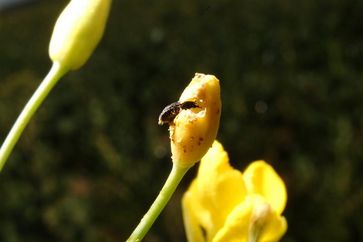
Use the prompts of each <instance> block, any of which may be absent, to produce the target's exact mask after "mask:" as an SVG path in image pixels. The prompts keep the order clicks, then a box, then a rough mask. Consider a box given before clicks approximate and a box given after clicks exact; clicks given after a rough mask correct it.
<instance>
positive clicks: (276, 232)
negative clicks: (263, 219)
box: [260, 213, 287, 242]
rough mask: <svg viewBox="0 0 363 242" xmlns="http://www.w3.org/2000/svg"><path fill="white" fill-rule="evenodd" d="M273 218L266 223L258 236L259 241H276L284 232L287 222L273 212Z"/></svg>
mask: <svg viewBox="0 0 363 242" xmlns="http://www.w3.org/2000/svg"><path fill="white" fill-rule="evenodd" d="M272 216H273V218H271V219H270V220H269V223H267V224H266V227H265V228H264V232H263V234H262V235H261V237H260V242H276V241H279V240H280V239H281V237H282V236H283V235H284V234H285V233H286V230H287V222H286V219H285V217H282V216H279V215H278V214H277V213H274V214H273V215H272Z"/></svg>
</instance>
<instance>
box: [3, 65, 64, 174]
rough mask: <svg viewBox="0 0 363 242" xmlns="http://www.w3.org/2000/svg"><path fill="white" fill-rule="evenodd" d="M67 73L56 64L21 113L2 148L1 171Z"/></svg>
mask: <svg viewBox="0 0 363 242" xmlns="http://www.w3.org/2000/svg"><path fill="white" fill-rule="evenodd" d="M66 72H67V69H65V68H63V67H62V66H61V65H59V64H58V63H54V64H53V66H52V68H51V69H50V71H49V73H48V75H47V76H46V77H45V78H44V80H43V81H42V83H41V84H40V85H39V87H38V89H37V90H36V91H35V92H34V94H33V96H32V97H31V98H30V99H29V101H28V103H27V104H26V105H25V107H24V108H23V110H22V111H21V113H20V115H19V117H18V119H17V120H16V121H15V123H14V125H13V127H12V128H11V130H10V132H9V134H8V136H7V137H6V139H5V141H4V143H3V145H2V146H1V148H0V171H1V170H2V168H3V167H4V165H5V162H6V160H7V159H8V157H9V155H10V154H11V151H12V150H13V148H14V146H15V144H16V142H17V141H18V140H19V138H20V136H21V134H22V132H23V130H24V128H25V127H26V125H27V124H28V123H29V121H30V119H31V118H32V116H33V114H34V113H35V111H36V110H37V109H38V107H39V106H40V104H42V102H43V101H44V99H45V98H46V97H47V95H48V94H49V92H50V91H51V90H52V88H53V87H54V85H55V84H56V83H57V81H58V80H59V79H60V78H61V77H62V76H63V75H64V74H65V73H66Z"/></svg>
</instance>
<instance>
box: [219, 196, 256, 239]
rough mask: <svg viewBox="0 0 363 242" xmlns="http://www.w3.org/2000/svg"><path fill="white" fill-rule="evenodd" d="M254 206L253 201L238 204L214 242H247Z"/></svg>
mask: <svg viewBox="0 0 363 242" xmlns="http://www.w3.org/2000/svg"><path fill="white" fill-rule="evenodd" d="M252 208H253V207H252V203H251V202H242V203H240V204H239V205H238V206H236V207H235V209H234V210H233V211H232V212H231V213H230V215H229V216H228V218H227V220H226V222H225V224H224V226H223V227H222V228H221V229H220V230H219V231H218V233H217V234H216V236H215V237H214V239H213V242H246V241H247V238H248V228H249V223H250V218H251V214H252Z"/></svg>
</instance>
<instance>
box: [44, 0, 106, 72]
mask: <svg viewBox="0 0 363 242" xmlns="http://www.w3.org/2000/svg"><path fill="white" fill-rule="evenodd" d="M110 5H111V0H71V1H70V3H69V4H68V5H67V7H66V8H65V9H64V10H63V12H62V13H61V15H60V16H59V18H58V20H57V22H56V24H55V26H54V30H53V34H52V38H51V40H50V44H49V56H50V58H51V59H52V61H53V62H55V63H58V64H60V65H62V66H64V67H65V68H68V69H70V70H75V69H78V68H80V67H81V66H82V65H83V64H84V63H85V62H86V61H87V60H88V58H89V57H90V55H91V54H92V52H93V50H94V49H95V48H96V46H97V44H98V42H99V41H100V40H101V38H102V35H103V32H104V29H105V24H106V20H107V17H108V13H109V9H110Z"/></svg>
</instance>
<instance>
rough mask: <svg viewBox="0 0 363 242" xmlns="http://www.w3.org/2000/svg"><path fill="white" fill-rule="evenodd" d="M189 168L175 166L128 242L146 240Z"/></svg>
mask: <svg viewBox="0 0 363 242" xmlns="http://www.w3.org/2000/svg"><path fill="white" fill-rule="evenodd" d="M189 168H190V167H186V168H184V167H178V166H177V165H175V164H173V168H172V170H171V173H170V175H169V177H168V179H167V180H166V182H165V184H164V186H163V188H162V189H161V191H160V193H159V195H158V196H157V198H156V199H155V201H154V203H153V204H152V205H151V207H150V209H149V211H147V213H146V214H145V215H144V217H143V218H142V219H141V221H140V223H139V224H138V225H137V227H136V228H135V230H134V231H133V232H132V234H131V236H130V237H129V239H128V240H127V242H139V241H141V240H142V239H143V238H144V236H145V235H146V233H147V232H148V231H149V229H150V228H151V226H152V225H153V223H154V222H155V220H156V218H157V217H158V216H159V214H160V213H161V211H162V210H163V209H164V207H165V206H166V204H167V203H168V201H169V199H170V197H171V196H172V195H173V193H174V191H175V189H176V188H177V186H178V185H179V183H180V181H181V179H182V178H183V176H184V175H185V173H186V172H187V171H188V170H189Z"/></svg>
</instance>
